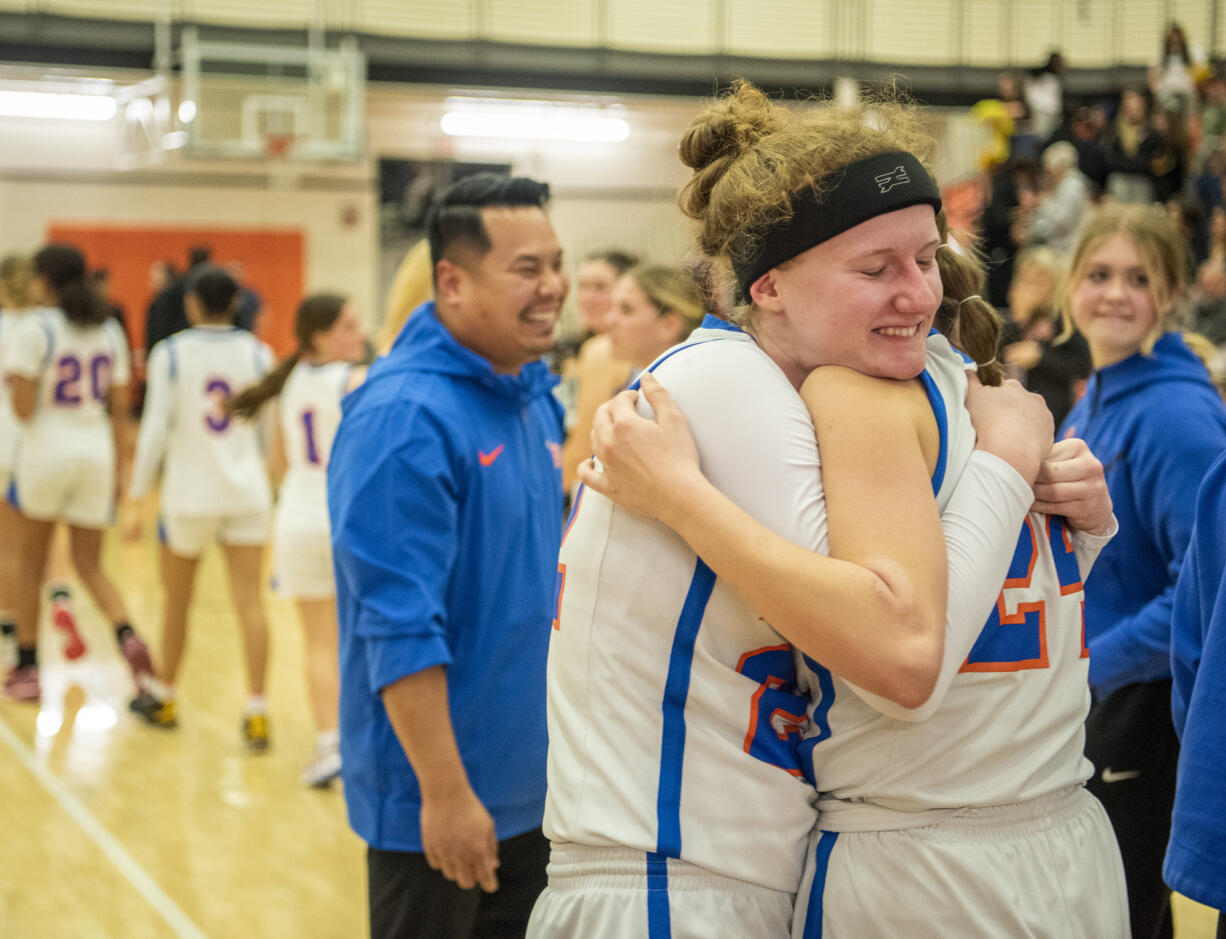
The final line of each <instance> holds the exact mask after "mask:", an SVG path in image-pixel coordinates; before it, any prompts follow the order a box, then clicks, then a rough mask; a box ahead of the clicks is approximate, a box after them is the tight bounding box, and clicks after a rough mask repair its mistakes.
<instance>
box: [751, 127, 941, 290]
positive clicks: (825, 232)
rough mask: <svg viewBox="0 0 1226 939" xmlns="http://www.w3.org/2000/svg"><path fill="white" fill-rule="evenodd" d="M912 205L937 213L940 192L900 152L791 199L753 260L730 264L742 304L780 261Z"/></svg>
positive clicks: (853, 166) (845, 170) (839, 173)
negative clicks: (783, 216) (785, 215)
mask: <svg viewBox="0 0 1226 939" xmlns="http://www.w3.org/2000/svg"><path fill="white" fill-rule="evenodd" d="M819 193H820V195H819ZM819 200H820V201H819ZM912 205H930V206H932V209H933V211H934V212H940V211H941V191H940V189H938V188H937V184H936V180H934V179H933V178H932V177H931V176H929V175H928V171H927V170H926V169H924V166H923V164H922V163H920V161H919V160H917V159H916V158H915V157H914V156H912V155H911V154H910V153H906V152H904V151H901V150H898V151H894V152H892V153H878V154H877V155H876V156H871V157H866V158H865V159H863V160H856V161H855V162H854V163H848V164H847V165H846V166H844V167H842V168H841V169H838V170H835V171H834V172H833V173H830V174H828V175H826V176H823V177H822V178H821V179H820V180H818V181H817V183H816V184H815V185H813V186H806V187H805V188H804V189H802V190H801V191H800V192H798V193H796V194H795V195H793V196H792V217H791V218H789V219H788V220H787V221H785V222H781V223H779V224H778V225H776V226H775V227H773V228H771V229H770V230H769V231H767V232H766V233H765V234H764V235H763V236H762V240H761V241H760V242H759V243H758V250H757V251H756V252H755V254H754V255H753V257H751V258H748V259H746V260H745V261H742V262H734V263H733V265H732V270H733V271H734V272H735V274H736V280H737V283H738V284H739V285H740V288H741V294H742V296H743V297H744V299H745V300H748V299H749V288H750V286H752V285H753V282H754V281H756V280H757V279H758V278H759V277H761V276H762V275H763V274H765V273H766V272H767V271H769V270H770V269H771V268H773V267H778V266H779V265H780V264H782V263H783V262H784V261H787V260H788V259H790V258H794V257H796V255H798V254H800V253H801V252H803V251H808V250H809V249H810V248H812V247H813V246H814V245H818V244H821V243H822V242H823V241H828V240H830V239H831V238H833V237H834V236H835V235H841V234H842V233H843V232H845V231H847V230H848V229H849V228H855V227H856V226H857V225H859V224H860V223H861V222H867V221H868V220H869V219H870V218H876V217H877V216H878V215H884V214H885V213H886V212H894V211H897V210H898V209H905V208H907V207H908V206H912Z"/></svg>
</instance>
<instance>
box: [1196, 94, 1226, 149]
mask: <svg viewBox="0 0 1226 939" xmlns="http://www.w3.org/2000/svg"><path fill="white" fill-rule="evenodd" d="M1224 135H1226V77H1223V76H1221V75H1214V76H1213V77H1212V78H1210V79H1209V81H1208V82H1207V83H1206V85H1205V103H1204V106H1203V107H1202V108H1201V112H1200V150H1199V152H1198V154H1197V157H1198V164H1199V165H1203V164H1204V162H1205V160H1206V159H1208V157H1209V154H1211V153H1213V152H1214V151H1215V150H1217V149H1218V148H1219V147H1220V146H1221V144H1222V138H1223V136H1224Z"/></svg>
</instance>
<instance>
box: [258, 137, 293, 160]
mask: <svg viewBox="0 0 1226 939" xmlns="http://www.w3.org/2000/svg"><path fill="white" fill-rule="evenodd" d="M293 149H294V135H293V134H265V135H264V159H265V160H268V161H270V162H271V161H273V160H285V159H288V158H289V155H290V152H291V151H292V150H293Z"/></svg>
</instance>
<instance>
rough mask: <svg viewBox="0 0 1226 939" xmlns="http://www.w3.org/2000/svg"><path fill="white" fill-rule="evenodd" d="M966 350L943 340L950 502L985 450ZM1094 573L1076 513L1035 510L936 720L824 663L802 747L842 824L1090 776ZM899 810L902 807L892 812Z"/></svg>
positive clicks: (991, 801) (939, 483) (1009, 798)
mask: <svg viewBox="0 0 1226 939" xmlns="http://www.w3.org/2000/svg"><path fill="white" fill-rule="evenodd" d="M965 367H966V366H965V361H964V359H963V358H962V357H961V356H960V355H959V354H958V353H956V352H955V351H954V350H952V349H951V348H950V347H949V344H948V343H947V342H946V341H945V339H944V338H943V337H940V336H936V335H934V336H932V337H930V338H929V349H928V364H927V368H926V369H925V372H924V378H923V380H924V385H925V389H926V390H927V392H928V396H929V400H930V401H931V402H932V406H933V412H934V415H935V417H936V419H937V423H938V426H939V427H940V430H941V451H940V459H939V461H938V466H937V469H936V470H935V472H934V474H933V488H934V490H935V492H936V496H937V502H938V506H939V507H940V508H942V509H944V507H945V505H946V504H947V503H948V501H949V498H950V495H951V493H952V491H953V488H954V487H955V486H956V485H957V482H958V479H959V477H960V475H961V472H962V469H963V467H964V466H965V465H966V461H967V460H968V459H969V457H970V454H971V451H972V450H973V449H974V446H975V432H974V428H973V427H972V426H971V423H970V417H969V415H968V413H967V411H966V408H965V407H964V406H963V401H964V399H965V394H966V373H965ZM1082 607H1083V593H1082V586H1081V574H1080V572H1079V567H1078V562H1077V558H1076V554H1075V552H1074V547H1073V544H1072V541H1071V539H1070V537H1069V535H1068V533H1067V532H1066V530H1065V527H1064V520H1063V519H1061V518H1058V517H1048V516H1046V515H1039V514H1035V513H1032V514H1031V515H1030V516H1029V517H1028V518H1027V519H1026V522H1025V524H1024V526H1023V528H1022V530H1021V533H1020V535H1019V539H1018V543H1017V549H1016V551H1015V553H1014V556H1013V561H1012V564H1011V566H1010V568H1009V573H1008V578H1007V579H1006V581H1005V583H1004V585H1003V587H1002V590H1001V593H1000V596H999V598H998V601H997V607H996V609H995V610H994V611H993V612H992V614H991V616H990V617H989V620H988V622H987V624H986V625H985V626H984V629H983V631H982V633H981V634H980V636H979V638H978V640H977V641H976V643H975V645H974V647H973V648H972V649H971V652H970V654H969V655H968V656H967V659H966V661H965V663H964V664H963V665H962V668H961V670H960V671H959V673H958V675H957V676H956V677H955V678H954V680H953V683H952V684H951V685H950V687H949V689H948V691H947V693H946V695H945V697H944V699H943V701H942V703H941V705H940V706H939V708H938V709H937V710H936V711H935V713H934V714H933V715H932V716H931V717H929V718H928V719H927V720H924V721H919V722H908V721H903V720H895V719H891V718H889V717H886V716H884V715H883V714H881V713H879V712H878V711H876V710H875V709H874V708H873V707H872V706H870V704H869V703H867V702H868V701H870V700H872V696H869V695H866V696H864V697H861V695H860V694H859V693H858V690H857V689H855V687H854V686H852V685H850V684H848V683H847V682H845V681H843V680H842V679H840V678H838V677H837V676H833V675H832V674H831V673H830V672H829V671H827V670H826V669H824V668H822V667H821V666H820V665H818V664H817V663H815V662H814V661H813V660H811V659H806V658H803V657H801V658H802V659H803V664H802V666H801V670H802V672H803V671H807V672H808V673H809V679H808V684H809V685H810V687H811V688H813V689H814V691H813V694H814V696H815V697H814V701H813V702H812V706H811V709H810V712H809V716H810V723H809V725H808V726H807V727H806V735H807V739H806V740H805V742H804V744H803V745H802V748H801V749H802V753H803V754H804V758H805V763H806V773H807V774H809V775H810V777H811V778H813V779H814V780H815V785H816V786H817V788H818V789H819V790H820V792H821V798H820V801H819V804H818V807H819V809H820V810H821V811H822V822H821V826H822V828H824V829H829V830H856V829H875V828H898V827H907V825H908V824H912V823H916V824H918V823H922V820H923V819H924V818H926V817H927V816H925V815H918V816H912V818H911V819H910V821H908V820H902V821H900V819H899V816H898V815H897V814H896V813H899V812H906V813H926V812H929V810H934V811H937V812H940V811H941V810H951V809H957V808H960V807H969V806H986V805H996V804H1001V803H1010V802H1020V801H1023V800H1027V799H1032V798H1037V797H1040V796H1044V795H1048V794H1050V793H1052V792H1056V791H1057V790H1060V789H1062V788H1064V787H1067V786H1070V785H1075V784H1079V783H1081V782H1083V781H1084V780H1085V779H1087V778H1088V777H1089V775H1090V764H1089V763H1088V762H1087V761H1086V760H1085V758H1084V757H1083V756H1082V750H1083V742H1084V733H1083V721H1084V719H1085V715H1086V712H1087V710H1088V708H1089V702H1090V692H1089V685H1088V682H1087V678H1088V671H1089V658H1088V652H1087V651H1086V648H1085V643H1084V626H1083V623H1082ZM883 810H888V811H883Z"/></svg>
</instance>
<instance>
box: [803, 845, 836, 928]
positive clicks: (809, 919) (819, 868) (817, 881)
mask: <svg viewBox="0 0 1226 939" xmlns="http://www.w3.org/2000/svg"><path fill="white" fill-rule="evenodd" d="M838 840H839V833H838V832H837V831H823V832H822V835H821V837H820V838H818V839H817V849H816V850H815V852H814V861H815V862H816V863H815V866H814V870H813V883H812V884H810V885H809V905H808V906H807V907H805V931H804V933H803V934H802V935H803V939H822V899H823V895H824V894H825V892H826V872H827V870H828V869H829V867H830V852H831V851H833V850H834V843H835V842H836V841H838Z"/></svg>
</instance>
